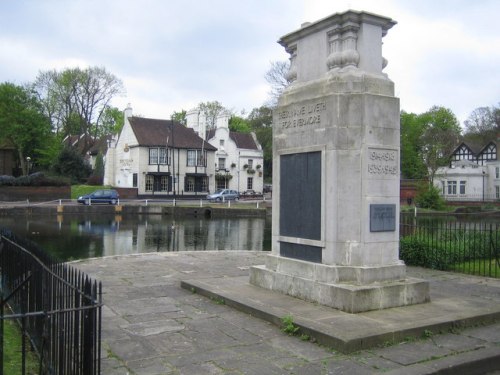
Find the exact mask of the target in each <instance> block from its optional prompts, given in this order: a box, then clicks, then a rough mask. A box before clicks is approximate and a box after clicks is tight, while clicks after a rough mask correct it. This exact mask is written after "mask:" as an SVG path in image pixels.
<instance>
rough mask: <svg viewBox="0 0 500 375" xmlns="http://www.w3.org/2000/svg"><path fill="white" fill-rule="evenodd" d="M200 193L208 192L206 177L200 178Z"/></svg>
mask: <svg viewBox="0 0 500 375" xmlns="http://www.w3.org/2000/svg"><path fill="white" fill-rule="evenodd" d="M201 191H208V177H202V178H201Z"/></svg>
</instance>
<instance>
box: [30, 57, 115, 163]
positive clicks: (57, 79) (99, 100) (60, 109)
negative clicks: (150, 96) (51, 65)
mask: <svg viewBox="0 0 500 375" xmlns="http://www.w3.org/2000/svg"><path fill="white" fill-rule="evenodd" d="M33 87H34V89H35V90H36V91H37V92H38V95H39V97H40V99H41V100H42V102H43V104H44V110H45V113H46V115H47V116H48V117H49V118H50V120H51V123H52V127H53V129H54V131H55V132H56V134H59V133H62V134H63V135H70V134H71V135H76V134H77V135H85V136H89V137H84V140H85V145H84V147H82V153H83V154H85V153H86V152H87V151H88V149H89V148H90V147H91V145H92V144H91V141H90V138H91V137H99V136H102V135H104V134H106V131H107V129H106V126H107V125H109V121H108V122H106V119H107V118H108V119H109V117H106V116H105V112H106V111H107V110H109V108H110V102H111V100H112V99H113V98H114V97H116V96H118V95H121V94H122V93H123V92H124V89H123V84H122V82H121V80H119V79H118V78H117V77H115V76H114V75H113V74H111V73H109V72H107V71H106V69H104V68H102V67H90V68H86V69H80V68H72V69H65V70H63V71H61V72H58V71H55V70H52V71H46V72H40V73H39V75H38V77H37V79H36V81H35V83H34V85H33Z"/></svg>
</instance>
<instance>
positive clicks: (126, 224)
mask: <svg viewBox="0 0 500 375" xmlns="http://www.w3.org/2000/svg"><path fill="white" fill-rule="evenodd" d="M0 227H6V228H9V229H10V230H12V231H13V232H14V233H15V234H17V235H18V236H21V237H25V238H28V239H30V240H31V241H33V242H36V243H37V244H39V245H40V246H41V247H42V248H44V249H45V250H46V251H47V252H48V253H50V254H51V255H53V256H54V257H56V258H57V259H59V260H61V261H69V260H76V259H85V258H92V257H102V256H109V255H126V254H137V253H148V252H155V251H158V252H163V251H185V250H196V251H198V250H199V251H203V250H256V251H269V250H270V249H271V217H270V216H268V217H266V218H255V217H248V218H211V219H207V218H193V217H181V218H172V217H165V216H162V215H139V216H137V217H131V216H121V215H57V216H54V215H51V216H11V217H0Z"/></svg>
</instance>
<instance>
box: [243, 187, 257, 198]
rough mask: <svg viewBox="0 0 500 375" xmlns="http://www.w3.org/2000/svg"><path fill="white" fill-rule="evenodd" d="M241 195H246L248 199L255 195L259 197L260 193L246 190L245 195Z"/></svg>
mask: <svg viewBox="0 0 500 375" xmlns="http://www.w3.org/2000/svg"><path fill="white" fill-rule="evenodd" d="M241 195H244V196H247V197H252V196H254V195H259V193H257V192H256V191H255V190H252V189H249V190H245V191H244V192H243V193H241Z"/></svg>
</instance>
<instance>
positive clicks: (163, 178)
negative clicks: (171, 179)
mask: <svg viewBox="0 0 500 375" xmlns="http://www.w3.org/2000/svg"><path fill="white" fill-rule="evenodd" d="M160 189H161V191H168V176H161V181H160Z"/></svg>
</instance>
